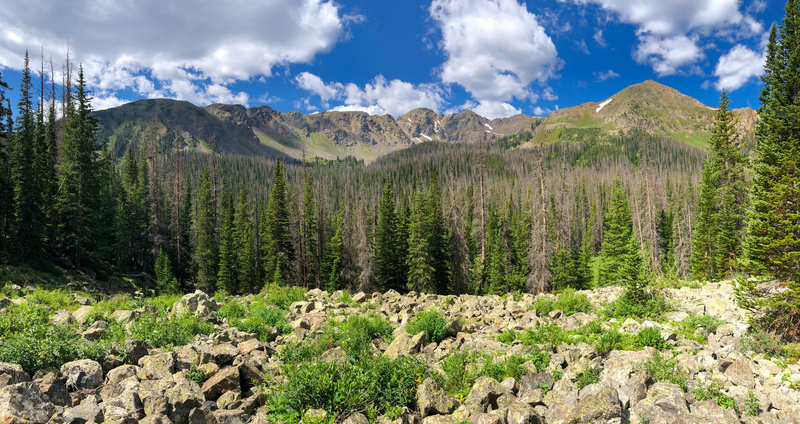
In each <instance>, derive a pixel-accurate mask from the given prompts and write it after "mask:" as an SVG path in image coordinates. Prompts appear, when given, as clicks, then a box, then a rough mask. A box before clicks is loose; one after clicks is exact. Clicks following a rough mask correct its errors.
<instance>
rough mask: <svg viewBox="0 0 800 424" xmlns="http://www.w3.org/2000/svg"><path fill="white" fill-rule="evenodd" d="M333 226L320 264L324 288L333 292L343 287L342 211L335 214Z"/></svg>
mask: <svg viewBox="0 0 800 424" xmlns="http://www.w3.org/2000/svg"><path fill="white" fill-rule="evenodd" d="M332 227H333V236H332V237H331V238H330V240H328V242H327V243H326V244H325V254H324V256H323V258H322V263H321V266H320V275H321V277H322V283H323V285H324V287H325V290H327V291H329V292H331V293H333V292H334V291H336V290H339V289H341V288H343V284H342V276H341V269H342V248H343V243H344V240H343V237H342V213H341V212H339V213H338V214H337V215H336V218H335V220H334V223H333V225H332Z"/></svg>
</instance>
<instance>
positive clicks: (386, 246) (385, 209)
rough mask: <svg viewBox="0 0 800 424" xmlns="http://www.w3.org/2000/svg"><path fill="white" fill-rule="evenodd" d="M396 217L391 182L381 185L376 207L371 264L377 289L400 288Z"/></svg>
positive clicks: (399, 258)
mask: <svg viewBox="0 0 800 424" xmlns="http://www.w3.org/2000/svg"><path fill="white" fill-rule="evenodd" d="M397 233H398V231H397V218H396V217H395V207H394V192H393V191H392V183H391V182H387V183H386V184H385V185H384V186H383V194H382V195H381V203H380V206H379V208H378V228H377V230H376V231H375V245H374V247H373V265H374V267H375V271H374V274H375V283H376V285H377V287H378V290H379V291H382V292H383V291H387V290H389V289H394V290H402V289H403V287H402V284H403V283H404V282H403V281H402V280H400V276H401V272H400V260H401V259H402V256H401V255H400V253H401V252H399V251H398V250H399V249H398V245H397V239H398V234H397Z"/></svg>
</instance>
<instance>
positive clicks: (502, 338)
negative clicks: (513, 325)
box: [497, 330, 519, 345]
mask: <svg viewBox="0 0 800 424" xmlns="http://www.w3.org/2000/svg"><path fill="white" fill-rule="evenodd" d="M517 337H519V333H517V332H516V331H514V330H508V331H504V332H502V333H500V335H499V336H497V341H498V342H500V343H505V344H507V345H510V344H513V343H514V340H517Z"/></svg>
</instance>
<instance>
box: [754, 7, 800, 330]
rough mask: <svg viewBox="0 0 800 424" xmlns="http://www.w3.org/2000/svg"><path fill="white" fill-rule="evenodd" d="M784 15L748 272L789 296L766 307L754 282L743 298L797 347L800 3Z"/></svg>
mask: <svg viewBox="0 0 800 424" xmlns="http://www.w3.org/2000/svg"><path fill="white" fill-rule="evenodd" d="M785 10H786V16H785V17H784V19H783V22H782V25H780V28H779V29H776V28H775V27H773V28H772V32H771V33H770V38H769V43H768V45H767V55H766V56H767V60H766V64H765V69H764V70H765V74H764V76H763V77H762V80H763V82H764V88H763V90H762V92H761V101H762V104H761V108H760V109H759V120H758V124H757V127H756V140H757V148H756V153H757V155H756V158H755V160H754V164H753V171H754V178H753V191H752V195H751V198H750V201H751V209H750V211H749V213H748V215H747V233H746V239H745V242H744V252H745V255H744V256H745V258H746V260H745V261H743V265H744V266H745V268H746V269H747V270H748V271H749V272H750V273H751V274H766V275H770V276H772V277H773V278H775V279H777V280H778V281H780V282H782V283H783V284H785V285H786V290H785V291H783V292H781V293H780V294H777V295H774V296H772V297H768V298H766V299H764V298H760V297H759V296H758V292H757V291H756V290H755V287H754V284H755V283H753V282H749V283H745V284H743V285H740V287H739V289H740V293H739V294H740V295H742V294H744V295H745V296H744V299H745V300H748V301H747V302H744V304H745V305H746V306H747V307H749V308H750V309H752V310H754V311H755V312H756V313H757V315H756V316H757V317H758V321H757V322H758V323H759V325H760V326H762V327H764V328H767V329H771V330H775V331H776V332H778V333H779V334H780V335H781V336H782V337H783V338H785V339H790V340H796V339H798V338H800V330H798V328H800V202H798V201H797V199H800V186H799V185H798V181H800V107H798V104H800V1H798V0H789V1H787V3H786V9H785ZM778 35H780V37H778ZM740 297H741V296H740Z"/></svg>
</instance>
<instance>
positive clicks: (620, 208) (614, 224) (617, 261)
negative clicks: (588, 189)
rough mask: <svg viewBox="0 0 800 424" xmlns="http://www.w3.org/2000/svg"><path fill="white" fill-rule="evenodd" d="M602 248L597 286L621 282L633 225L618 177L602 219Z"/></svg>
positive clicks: (626, 199) (631, 238)
mask: <svg viewBox="0 0 800 424" xmlns="http://www.w3.org/2000/svg"><path fill="white" fill-rule="evenodd" d="M604 227H605V228H604V231H603V247H602V249H601V251H600V260H601V262H600V277H599V281H598V284H599V285H600V286H607V285H610V284H616V283H619V282H621V280H622V277H623V274H622V266H623V264H624V263H625V260H626V259H625V258H626V257H627V254H628V250H629V245H630V243H631V240H633V238H634V237H633V223H632V221H631V211H630V208H629V207H628V198H627V196H626V195H625V191H624V190H623V189H622V186H621V183H620V179H619V176H617V178H616V179H615V180H614V186H613V188H612V189H611V203H610V204H609V205H608V209H607V210H606V215H605V219H604Z"/></svg>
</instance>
